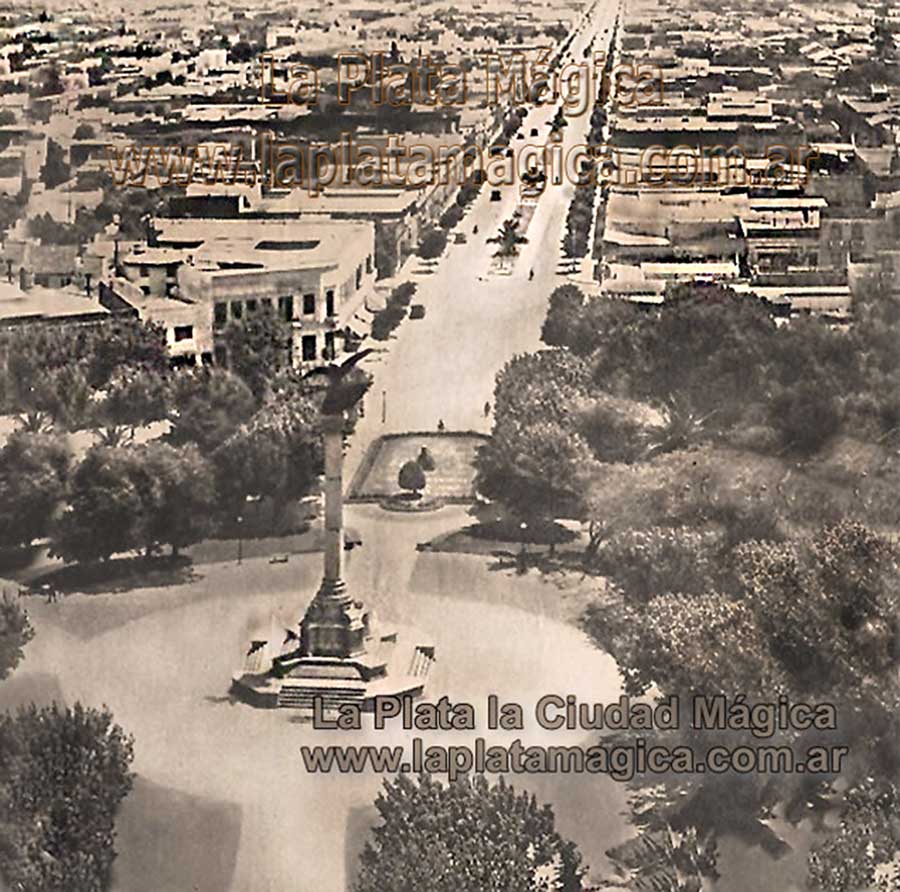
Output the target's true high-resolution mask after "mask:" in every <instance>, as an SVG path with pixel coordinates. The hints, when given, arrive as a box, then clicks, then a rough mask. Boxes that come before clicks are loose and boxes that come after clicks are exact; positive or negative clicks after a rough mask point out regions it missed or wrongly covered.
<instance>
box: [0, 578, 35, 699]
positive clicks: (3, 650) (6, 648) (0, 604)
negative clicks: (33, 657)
mask: <svg viewBox="0 0 900 892" xmlns="http://www.w3.org/2000/svg"><path fill="white" fill-rule="evenodd" d="M32 638H34V629H33V628H32V627H31V623H30V622H29V620H28V614H27V613H26V612H25V611H24V610H23V609H22V608H21V607H20V606H19V605H18V603H17V602H16V601H13V600H12V598H10V597H9V596H8V595H6V594H5V593H4V594H3V596H2V597H0V681H3V679H4V678H6V677H7V676H8V675H9V674H10V672H12V671H13V670H14V669H15V668H16V666H18V665H19V663H20V662H22V658H23V657H24V649H25V645H26V644H28V642H29V641H31V639H32Z"/></svg>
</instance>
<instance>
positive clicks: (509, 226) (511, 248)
mask: <svg viewBox="0 0 900 892" xmlns="http://www.w3.org/2000/svg"><path fill="white" fill-rule="evenodd" d="M488 241H489V242H491V243H492V244H495V245H500V247H499V248H498V249H497V252H496V254H495V255H494V256H495V257H499V258H501V260H505V259H507V258H510V257H517V256H518V254H519V245H521V244H524V243H525V242H527V241H528V239H527V238H525V236H524V235H520V234H519V224H518V221H516V220H514V219H509V220H504V221H503V225H502V226H501V227H500V232H499V233H498V234H497V235H495V236H494V237H493V238H489V239H488Z"/></svg>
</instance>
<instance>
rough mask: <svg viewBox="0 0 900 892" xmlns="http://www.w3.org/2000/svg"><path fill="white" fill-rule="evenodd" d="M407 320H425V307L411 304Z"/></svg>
mask: <svg viewBox="0 0 900 892" xmlns="http://www.w3.org/2000/svg"><path fill="white" fill-rule="evenodd" d="M409 318H410V319H424V318H425V307H424V306H422V304H413V305H412V306H411V307H410V308H409Z"/></svg>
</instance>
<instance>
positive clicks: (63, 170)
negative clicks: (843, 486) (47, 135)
mask: <svg viewBox="0 0 900 892" xmlns="http://www.w3.org/2000/svg"><path fill="white" fill-rule="evenodd" d="M40 176H41V182H42V183H43V184H44V185H45V186H46V187H47V188H48V189H55V188H56V187H57V186H61V185H62V184H63V183H65V182H67V181H68V180H69V178H70V177H71V176H72V169H71V168H70V167H69V163H68V161H66V155H65V152H64V151H63V149H62V146H60V144H59V143H58V142H55V141H54V140H52V139H48V140H47V160H46V161H45V162H44V166H43V167H42V168H41V174H40Z"/></svg>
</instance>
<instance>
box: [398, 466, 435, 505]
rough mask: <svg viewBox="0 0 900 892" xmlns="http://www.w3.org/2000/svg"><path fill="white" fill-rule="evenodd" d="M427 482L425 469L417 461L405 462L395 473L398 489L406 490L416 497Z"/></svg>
mask: <svg viewBox="0 0 900 892" xmlns="http://www.w3.org/2000/svg"><path fill="white" fill-rule="evenodd" d="M427 483H428V481H427V480H426V478H425V471H424V470H422V466H421V465H420V464H419V463H418V462H417V461H408V462H405V463H404V464H403V466H402V467H401V468H400V473H399V474H398V475H397V485H398V486H399V487H400V489H405V490H408V491H409V492H410V494H411V496H412V497H413V498H416V499H417V498H419V496H420V495H421V490H423V489H425V486H426V485H427Z"/></svg>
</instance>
